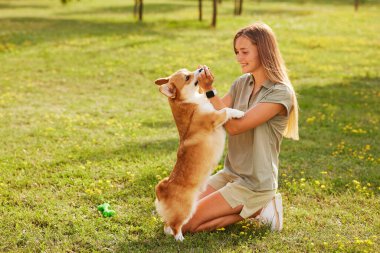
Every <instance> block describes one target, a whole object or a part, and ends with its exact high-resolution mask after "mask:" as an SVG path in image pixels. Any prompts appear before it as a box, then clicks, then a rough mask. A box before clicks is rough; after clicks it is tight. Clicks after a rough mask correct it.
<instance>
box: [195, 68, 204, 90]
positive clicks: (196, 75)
mask: <svg viewBox="0 0 380 253" xmlns="http://www.w3.org/2000/svg"><path fill="white" fill-rule="evenodd" d="M202 71H203V68H200V69H197V70H196V71H195V72H194V74H195V75H194V76H195V78H197V80H196V81H195V83H194V86H197V85H198V75H199V74H200V73H201V72H202Z"/></svg>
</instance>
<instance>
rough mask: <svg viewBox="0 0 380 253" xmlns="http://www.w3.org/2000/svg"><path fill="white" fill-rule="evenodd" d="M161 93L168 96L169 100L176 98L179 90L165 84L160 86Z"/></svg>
mask: <svg viewBox="0 0 380 253" xmlns="http://www.w3.org/2000/svg"><path fill="white" fill-rule="evenodd" d="M160 92H161V93H162V94H164V95H165V96H167V97H168V98H175V96H176V93H177V89H176V88H175V86H174V85H172V84H170V83H165V84H163V85H161V86H160Z"/></svg>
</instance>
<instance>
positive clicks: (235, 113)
mask: <svg viewBox="0 0 380 253" xmlns="http://www.w3.org/2000/svg"><path fill="white" fill-rule="evenodd" d="M243 116H244V112H243V111H240V110H236V109H230V108H228V118H229V119H230V118H235V119H238V118H241V117H243Z"/></svg>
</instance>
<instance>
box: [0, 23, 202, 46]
mask: <svg viewBox="0 0 380 253" xmlns="http://www.w3.org/2000/svg"><path fill="white" fill-rule="evenodd" d="M0 26H3V27H4V36H2V37H0V44H1V43H10V44H13V45H16V46H24V47H25V46H26V45H36V44H39V43H42V42H43V43H46V42H62V41H66V40H70V39H74V38H88V37H103V36H104V37H107V36H119V37H125V38H128V36H131V35H141V36H150V37H156V38H157V40H159V39H162V38H169V39H171V38H173V40H174V38H175V37H176V36H177V34H176V30H177V29H181V28H187V29H209V25H208V24H206V23H201V22H197V21H196V20H180V21H176V20H166V19H164V20H158V21H157V22H135V21H125V22H121V21H117V22H109V21H95V22H92V21H85V20H76V19H49V18H30V17H26V18H3V19H1V18H0ZM14 27H16V29H14ZM168 28H172V29H168ZM134 45H140V44H132V46H134Z"/></svg>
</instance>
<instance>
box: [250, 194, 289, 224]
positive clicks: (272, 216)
mask: <svg viewBox="0 0 380 253" xmlns="http://www.w3.org/2000/svg"><path fill="white" fill-rule="evenodd" d="M282 210H283V207H282V197H281V194H280V193H277V194H276V195H275V196H274V197H273V199H272V200H271V201H270V202H269V203H268V204H267V205H266V206H265V207H264V208H263V209H262V210H261V212H260V214H259V215H258V216H256V218H255V219H257V220H259V221H260V222H262V223H264V224H267V225H269V226H270V229H271V230H272V231H281V230H282V225H283V211H282Z"/></svg>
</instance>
